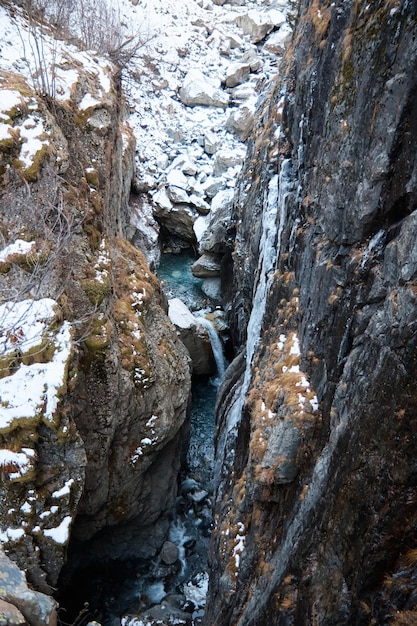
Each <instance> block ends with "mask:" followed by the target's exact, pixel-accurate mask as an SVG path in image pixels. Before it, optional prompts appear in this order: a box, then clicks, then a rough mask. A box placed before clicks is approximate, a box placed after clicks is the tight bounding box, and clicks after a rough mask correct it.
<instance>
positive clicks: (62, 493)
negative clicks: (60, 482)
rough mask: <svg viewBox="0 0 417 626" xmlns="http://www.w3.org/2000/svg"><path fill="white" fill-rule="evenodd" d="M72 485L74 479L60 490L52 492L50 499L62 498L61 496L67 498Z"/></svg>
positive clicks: (68, 481)
mask: <svg viewBox="0 0 417 626" xmlns="http://www.w3.org/2000/svg"><path fill="white" fill-rule="evenodd" d="M73 484H74V479H73V478H70V479H69V480H67V481H66V482H65V484H64V486H63V487H61V489H58V491H54V493H53V494H52V498H62V497H63V496H68V495H69V494H70V493H71V486H72V485H73Z"/></svg>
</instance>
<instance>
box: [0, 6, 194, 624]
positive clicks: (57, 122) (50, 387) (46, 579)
mask: <svg viewBox="0 0 417 626" xmlns="http://www.w3.org/2000/svg"><path fill="white" fill-rule="evenodd" d="M0 10H1V19H2V20H3V22H2V23H5V24H7V26H6V27H5V28H6V29H7V41H4V46H3V54H2V57H3V61H2V65H1V70H0V102H1V105H0V108H1V114H0V158H1V160H0V176H1V178H0V214H1V239H2V245H1V248H2V249H1V253H0V280H1V296H2V305H1V309H0V326H1V333H0V338H1V344H0V348H1V354H0V365H1V370H0V420H1V421H0V470H1V483H0V493H1V504H0V528H1V534H0V539H1V543H2V545H3V548H4V550H5V552H6V553H7V555H8V556H9V557H10V558H11V559H12V560H13V561H15V562H16V563H17V564H18V565H19V566H20V568H21V569H22V570H23V571H25V573H26V578H27V581H28V582H29V583H30V584H31V585H32V586H33V588H34V589H36V590H37V591H41V592H43V593H46V594H51V593H52V592H53V591H54V588H56V586H57V581H58V577H59V574H60V571H61V568H62V566H63V563H64V561H65V558H66V555H67V548H68V544H69V541H70V537H71V540H72V542H73V543H74V544H75V545H79V544H80V543H81V544H82V545H84V544H83V542H85V541H87V540H91V539H92V538H93V537H97V536H98V535H99V533H101V535H105V534H106V532H108V529H109V528H111V529H115V528H118V529H119V530H118V531H116V530H114V533H113V539H114V537H115V536H116V534H117V532H119V535H120V538H121V537H123V541H122V540H121V539H120V541H119V544H120V545H121V549H122V552H123V546H124V547H126V542H127V540H128V539H127V538H128V536H129V532H130V531H129V528H128V527H127V525H128V524H129V523H132V524H133V526H134V527H135V528H136V530H137V536H136V537H135V539H136V544H135V545H133V541H132V545H131V546H130V552H129V554H132V553H135V551H136V552H141V554H142V553H143V552H144V551H145V552H146V553H147V556H149V555H151V556H152V555H153V554H154V553H155V551H156V550H157V549H159V548H160V546H161V545H162V543H163V540H164V533H165V532H166V529H167V525H168V522H167V520H166V513H167V511H169V510H170V509H171V507H172V504H173V501H174V499H175V495H176V478H177V473H178V469H179V463H180V457H181V446H182V442H181V436H180V435H181V428H182V425H183V424H184V421H185V419H186V416H187V408H188V400H189V391H190V362H189V356H188V354H187V352H186V350H185V348H184V346H183V344H182V343H181V342H180V341H179V340H178V338H177V334H176V331H175V329H174V327H173V325H172V324H171V322H170V321H169V319H168V316H167V309H168V305H167V302H166V299H165V296H164V295H163V293H162V291H161V288H160V285H159V283H158V281H157V280H156V278H155V276H154V275H153V274H152V273H151V271H150V270H149V267H148V265H147V263H146V261H145V259H144V257H143V255H142V253H141V252H139V251H138V250H137V249H135V248H134V247H133V246H132V245H131V244H130V243H129V242H128V241H127V240H126V239H125V235H126V230H127V226H128V221H129V216H128V211H127V208H128V201H129V194H130V187H131V181H132V178H133V173H134V154H135V140H134V137H133V134H132V131H131V130H130V127H129V125H128V124H127V123H126V111H125V105H124V100H123V97H122V94H121V89H120V76H119V74H118V71H117V70H116V67H115V66H113V65H112V64H111V63H110V62H108V61H105V60H103V59H102V58H100V57H99V56H98V55H94V54H87V53H85V52H81V51H80V50H79V49H78V48H76V47H74V46H71V45H70V44H68V43H65V42H62V41H58V40H54V39H52V38H50V36H49V32H48V29H47V27H46V26H45V25H43V29H44V30H43V31H42V30H40V26H39V24H35V23H34V22H31V23H28V21H27V20H28V16H27V14H26V13H25V12H24V11H20V9H16V8H13V7H10V6H9V5H7V4H5V3H3V6H2V7H0ZM10 16H11V17H10ZM30 38H32V39H30ZM16 39H17V41H19V42H20V45H21V46H22V48H25V46H26V48H25V49H36V46H35V44H36V43H37V44H38V45H40V42H42V57H40V58H39V59H38V60H39V61H41V64H40V66H39V67H37V68H35V69H36V70H37V71H36V72H35V71H33V73H31V72H27V73H26V74H25V73H24V71H23V70H22V67H23V65H22V64H21V62H20V59H19V56H18V54H19V50H20V49H21V48H20V47H18V46H16V49H15V50H13V43H12V42H13V41H14V40H16ZM16 54H17V60H16V56H15V55H16ZM9 59H11V61H10V66H9V67H8V66H7V62H8V60H9ZM35 59H36V57H35ZM19 63H20V65H19ZM28 65H29V61H28ZM24 67H25V68H26V65H24ZM138 520H139V522H138ZM121 527H122V530H120V528H121ZM101 535H100V536H101ZM98 543H99V545H100V546H101V545H102V543H101V540H100V539H98ZM116 543H117V542H116ZM103 545H106V542H103ZM144 545H145V546H146V549H145V548H144V547H143V546H144ZM109 551H111V550H110V548H109V549H108V550H107V551H106V550H104V551H103V550H101V552H100V557H99V558H100V559H101V560H103V559H105V558H110V556H113V555H112V554H110V552H109ZM85 554H86V556H88V557H89V558H90V554H87V551H85ZM119 556H120V555H119ZM122 556H123V555H122ZM2 558H3V557H2ZM96 558H97V557H96ZM3 562H4V563H8V562H7V559H6V557H4V559H3ZM11 567H12V566H11V565H10V566H9V565H8V564H7V568H11ZM10 571H11V572H12V574H11V575H10V576H11V577H14V578H16V576H15V573H14V570H12V569H10ZM12 575H13V576H12ZM22 576H23V575H22ZM19 581H20V579H19ZM19 581H18V584H17V586H18V587H19V588H20V586H21V587H22V589H23V584H24V582H23V580H22V581H20V582H19ZM6 587H7V586H3V585H0V598H1V599H2V600H5V601H7V602H12V603H13V604H14V605H15V606H16V607H17V608H18V609H19V610H21V611H22V612H23V614H24V616H25V619H26V620H27V621H28V622H29V623H34V624H35V623H37V624H39V623H48V621H51V623H52V622H53V619H54V617H53V612H54V603H53V602H52V601H51V602H50V603H49V604H48V603H47V602H46V600H45V601H43V602H44V604H45V605H46V606H47V609H48V610H46V609H45V610H44V609H42V611H43V613H44V616H43V618H42V619H43V621H40V618H39V617H37V616H36V615H35V614H34V613H33V612H32V613H31V612H30V611H29V610H26V608H25V607H23V609H22V608H21V605H20V604H19V598H18V597H17V596H16V597H13V593H12V592H11V591H10V586H9V587H7V588H6ZM22 593H23V594H24V589H23V591H22ZM31 593H32V596H33V598H34V602H35V601H36V598H37V596H36V594H33V592H31ZM28 594H29V591H27V593H26V595H28ZM28 597H29V596H28ZM39 602H41V601H39ZM41 604H42V602H41ZM3 608H4V607H3ZM39 610H41V609H39ZM6 614H7V612H6ZM9 617H10V616H9ZM10 619H12V618H11V617H10Z"/></svg>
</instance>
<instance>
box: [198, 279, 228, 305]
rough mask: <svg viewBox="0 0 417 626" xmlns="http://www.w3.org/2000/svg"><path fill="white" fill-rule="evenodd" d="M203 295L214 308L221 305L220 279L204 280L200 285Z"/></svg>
mask: <svg viewBox="0 0 417 626" xmlns="http://www.w3.org/2000/svg"><path fill="white" fill-rule="evenodd" d="M201 289H202V291H203V293H204V294H205V295H206V296H207V298H208V299H209V300H211V302H212V303H213V304H214V305H216V306H221V304H222V301H223V299H222V290H221V280H220V278H216V277H215V278H206V279H205V280H204V281H203V284H202V285H201Z"/></svg>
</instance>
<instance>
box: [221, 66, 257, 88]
mask: <svg viewBox="0 0 417 626" xmlns="http://www.w3.org/2000/svg"><path fill="white" fill-rule="evenodd" d="M250 71H251V67H250V64H249V63H232V64H231V65H229V67H228V68H227V72H226V77H225V83H226V87H236V85H240V84H241V83H244V82H245V81H246V80H248V78H249V74H250Z"/></svg>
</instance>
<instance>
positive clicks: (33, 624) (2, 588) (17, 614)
mask: <svg viewBox="0 0 417 626" xmlns="http://www.w3.org/2000/svg"><path fill="white" fill-rule="evenodd" d="M0 571H1V584H0V598H1V600H0V620H2V621H3V620H4V619H6V620H7V621H6V622H5V623H6V624H10V625H12V624H16V625H18V624H29V626H56V623H57V613H56V610H57V603H56V602H55V600H53V599H52V598H50V597H49V596H46V595H44V594H42V593H38V592H36V591H33V590H32V589H31V588H30V587H29V586H28V584H27V581H26V578H25V575H24V574H23V572H21V571H20V570H19V568H18V567H17V566H16V565H15V563H13V562H12V561H11V560H10V559H9V558H8V557H7V556H6V555H5V554H4V552H3V549H2V548H0ZM22 616H23V621H21V619H22Z"/></svg>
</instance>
